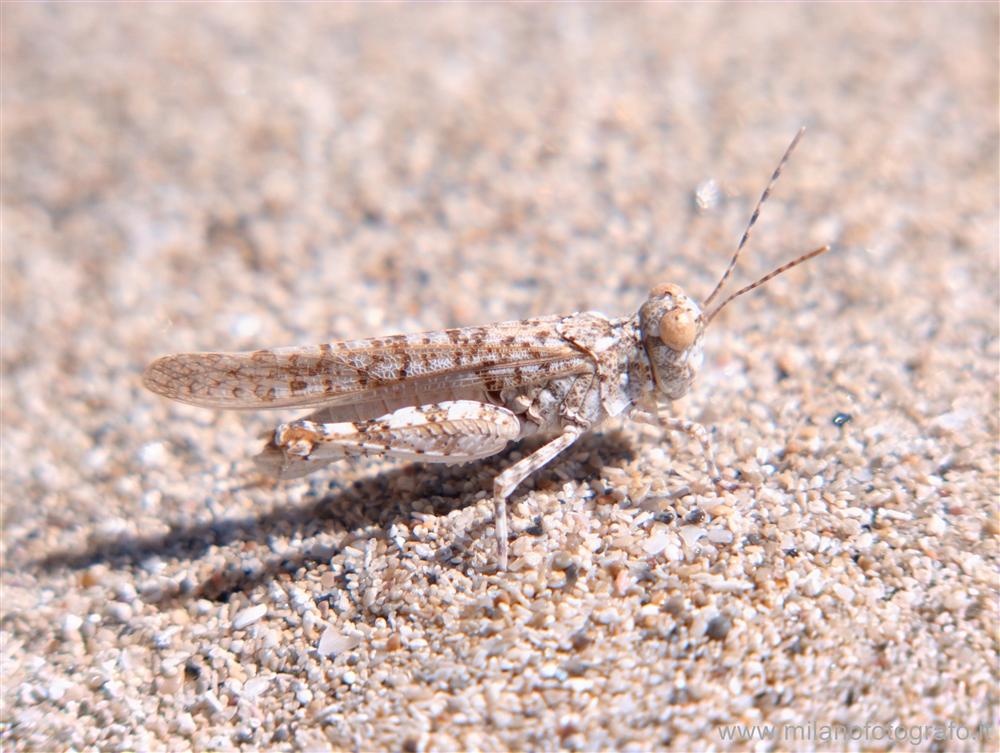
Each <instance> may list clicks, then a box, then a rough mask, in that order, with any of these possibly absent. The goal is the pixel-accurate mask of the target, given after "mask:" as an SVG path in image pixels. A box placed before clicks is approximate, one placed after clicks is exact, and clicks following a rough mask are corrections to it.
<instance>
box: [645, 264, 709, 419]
mask: <svg viewBox="0 0 1000 753" xmlns="http://www.w3.org/2000/svg"><path fill="white" fill-rule="evenodd" d="M705 324H706V322H705V317H703V316H702V313H701V308H699V306H698V304H697V303H695V302H694V301H693V300H691V298H689V297H688V296H687V294H686V293H685V292H684V291H683V290H681V288H680V286H678V285H672V284H669V283H668V284H666V285H657V286H656V287H655V288H653V289H652V290H651V291H650V293H649V298H647V299H646V302H645V303H644V304H643V305H642V308H641V309H639V330H640V332H641V335H642V344H643V346H644V347H645V349H646V355H647V356H648V357H649V363H650V366H651V367H652V370H653V381H654V382H655V383H656V388H657V389H658V390H659V391H660V392H662V393H663V394H664V396H666V397H667V398H669V399H670V400H676V399H678V398H680V397H682V396H683V395H684V394H685V393H686V392H687V391H688V389H689V388H690V387H691V382H693V381H694V378H695V376H696V375H697V373H698V369H699V368H701V362H702V351H701V337H702V334H703V333H704V331H705Z"/></svg>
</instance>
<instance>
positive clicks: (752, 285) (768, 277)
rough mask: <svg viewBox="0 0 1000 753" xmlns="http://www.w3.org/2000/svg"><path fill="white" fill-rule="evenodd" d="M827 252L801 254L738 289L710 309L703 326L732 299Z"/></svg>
mask: <svg viewBox="0 0 1000 753" xmlns="http://www.w3.org/2000/svg"><path fill="white" fill-rule="evenodd" d="M829 250H830V247H829V246H820V247H819V248H817V249H815V250H813V251H810V252H809V253H808V254H802V256H800V257H799V258H798V259H793V260H792V261H790V262H788V263H787V264H782V265H781V266H780V267H778V268H777V269H776V270H774V271H773V272H769V273H767V274H766V275H764V276H763V277H761V278H760V279H759V280H757V282H752V283H750V284H749V285H747V286H746V287H745V288H740V289H739V290H737V291H736V292H735V293H733V294H732V295H731V296H729V297H728V298H727V299H726V300H724V301H723V302H722V303H720V304H719V305H718V306H716V307H715V308H714V309H712V312H711V313H710V314H709V315H708V316H707V317H706V318H705V326H706V327H707V326H708V325H709V323H710V322H711V321H712V320H713V319H714V318H715V315H716V314H718V313H719V312H720V311H722V309H723V308H725V306H726V304H727V303H729V302H730V301H731V300H733V299H734V298H739V297H740V296H741V295H743V294H744V293H749V292H750V291H751V290H753V289H754V288H759V287H760V286H761V285H763V284H764V283H765V282H767V281H768V280H772V279H774V278H775V277H777V276H778V275H780V274H781V273H782V272H787V271H788V270H789V269H791V268H792V267H797V266H798V265H799V264H801V263H802V262H804V261H809V260H810V259H812V258H813V257H814V256H819V255H820V254H825V253H826V252H827V251H829Z"/></svg>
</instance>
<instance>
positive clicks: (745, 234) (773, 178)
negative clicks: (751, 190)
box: [701, 127, 818, 321]
mask: <svg viewBox="0 0 1000 753" xmlns="http://www.w3.org/2000/svg"><path fill="white" fill-rule="evenodd" d="M805 132H806V129H805V127H802V128H800V129H799V132H798V133H796V134H795V138H794V139H792V143H791V144H789V145H788V148H787V149H786V150H785V153H784V154H783V155H782V156H781V161H780V162H779V163H778V166H777V167H776V168H774V172H773V173H772V174H771V180H769V181H768V182H767V188H765V189H764V193H762V194H761V195H760V198H759V199H757V206H755V207H754V208H753V214H751V215H750V222H748V223H747V229H746V230H744V231H743V237H742V238H740V244H739V245H738V246H737V247H736V253H734V254H733V258H732V259H730V260H729V266H728V267H727V268H726V271H725V273H724V274H723V275H722V278H721V279H720V280H719V282H718V284H717V285H716V286H715V290H713V291H712V292H711V293H710V294H709V296H708V298H706V299H705V300H704V301H703V302H702V304H701V307H702V309H705V308H707V307H708V304H710V303H711V302H712V299H713V298H715V296H717V295H718V294H719V291H720V290H722V286H723V285H725V284H726V280H728V279H729V276H730V275H731V274H732V273H733V268H734V267H735V266H736V260H737V259H739V258H740V251H742V250H743V247H744V246H745V245H746V243H747V241H748V240H749V239H750V231H751V230H752V229H753V226H754V225H755V224H756V223H757V218H758V217H759V216H760V208H761V206H763V204H764V202H765V201H767V198H768V197H769V196H770V195H771V187H772V186H773V185H774V183H775V181H776V180H778V176H779V175H781V168H783V167H784V166H785V163H786V162H788V157H789V156H790V155H791V153H792V151H793V150H794V149H795V147H796V145H797V144H798V143H799V139H801V138H802V134H803V133H805ZM816 255H818V252H813V253H812V256H816ZM808 258H811V257H810V255H809V254H806V255H805V256H804V257H802V258H800V259H796V260H795V261H794V262H792V263H791V264H787V265H785V266H784V267H782V268H780V269H779V270H775V271H774V272H772V273H771V274H770V275H768V276H767V277H765V278H762V279H760V280H758V281H757V282H755V283H754V284H753V285H751V286H750V288H746V289H744V290H741V291H740V293H745V292H746V291H747V290H749V289H751V288H754V287H756V286H757V285H761V284H763V283H764V282H766V281H767V280H770V279H771V277H773V276H774V275H776V274H780V273H781V272H784V271H785V270H786V269H791V268H792V267H794V266H795V265H796V264H799V263H801V262H803V261H805V260H806V259H808ZM740 293H737V294H736V295H740ZM736 295H734V296H732V297H731V298H729V300H727V301H726V303H729V301H731V300H732V299H733V298H735V297H736ZM726 303H723V304H722V306H725V305H726ZM722 306H719V307H717V308H716V309H715V311H713V312H712V316H715V314H717V313H718V312H719V309H721V308H722ZM712 316H710V317H709V318H708V321H711V320H712Z"/></svg>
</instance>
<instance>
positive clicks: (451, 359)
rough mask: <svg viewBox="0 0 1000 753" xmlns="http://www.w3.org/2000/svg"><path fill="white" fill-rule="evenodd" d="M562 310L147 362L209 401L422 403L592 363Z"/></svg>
mask: <svg viewBox="0 0 1000 753" xmlns="http://www.w3.org/2000/svg"><path fill="white" fill-rule="evenodd" d="M561 321H563V319H562V317H547V318H544V319H533V320H527V321H517V322H502V323H499V324H492V325H489V326H486V327H467V328H464V329H450V330H441V331H437V332H426V333H422V334H416V335H394V336H391V337H381V338H371V339H368V340H349V341H345V342H336V343H327V344H324V345H317V346H312V347H297V348H278V349H275V350H258V351H253V352H247V353H179V354H176V355H170V356H164V357H162V358H159V359H157V360H156V361H154V362H153V363H152V364H150V365H149V367H148V368H147V369H146V372H145V374H144V376H143V381H144V383H145V385H146V386H147V387H148V388H149V389H150V390H152V391H153V392H156V393H158V394H160V395H164V396H165V397H169V398H171V399H173V400H178V401H180V402H183V403H190V404H192V405H200V406H204V407H210V408H290V407H296V408H298V407H334V406H347V405H352V404H373V405H374V404H377V405H378V406H380V407H388V408H389V409H392V406H394V405H399V404H422V403H428V402H439V401H441V400H446V399H459V398H461V397H463V396H464V395H469V394H472V393H486V394H488V393H494V394H495V393H499V392H500V391H501V390H503V389H506V388H508V387H521V386H527V385H531V384H538V383H543V382H546V381H548V380H550V379H553V378H555V377H559V376H567V375H571V374H579V373H585V372H587V371H590V370H593V368H594V365H593V362H592V361H591V360H590V359H589V358H588V356H587V355H586V354H585V353H583V352H582V351H581V350H580V349H578V348H576V347H574V346H573V345H572V344H571V343H569V342H567V341H566V340H564V339H563V338H561V337H560V336H559V335H558V333H557V328H558V326H559V324H560V322H561Z"/></svg>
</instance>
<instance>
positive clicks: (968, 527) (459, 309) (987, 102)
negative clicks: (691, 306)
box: [0, 3, 1000, 751]
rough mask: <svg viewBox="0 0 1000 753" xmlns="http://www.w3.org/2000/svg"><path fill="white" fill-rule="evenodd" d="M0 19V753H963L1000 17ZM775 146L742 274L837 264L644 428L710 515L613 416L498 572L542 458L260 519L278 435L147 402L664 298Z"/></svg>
mask: <svg viewBox="0 0 1000 753" xmlns="http://www.w3.org/2000/svg"><path fill="white" fill-rule="evenodd" d="M2 14H3V39H2V42H3V58H2V62H3V78H2V95H3V101H2V126H3V138H2V149H3V151H2V158H3V163H2V187H3V218H2V220H3V222H2V233H3V237H2V246H3V284H2V293H3V304H2V311H3V332H2V335H3V346H2V357H3V450H2V460H3V469H2V478H3V541H2V546H3V550H2V553H3V572H2V582H3V603H2V626H0V630H2V631H0V635H2V653H3V656H2V675H3V693H2V699H3V708H2V732H0V734H2V744H3V748H4V749H5V750H43V749H44V750H50V749H57V748H58V749H66V748H74V749H84V748H101V749H107V750H120V749H140V750H147V749H148V750H167V749H169V750H183V749H188V748H190V749H196V750H207V749H231V748H245V749H254V748H269V749H277V750H286V749H323V748H335V749H347V750H403V751H418V750H460V749H480V750H505V749H514V750H525V749H550V750H551V749H557V748H565V749H581V750H606V749H621V750H648V749H653V748H664V749H677V750H696V749H751V748H752V749H756V750H769V749H789V748H791V749H799V750H808V749H844V748H849V749H868V750H880V749H895V750H911V749H915V750H984V749H990V748H993V749H995V747H994V746H996V744H997V738H996V726H995V725H996V724H997V722H998V691H997V682H998V669H997V648H998V646H997V641H998V629H997V628H998V603H997V593H998V584H997V577H998V550H997V547H998V529H1000V523H998V517H997V496H998V478H997V468H998V457H997V454H998V441H997V434H998V425H997V422H998V418H997V416H998V399H997V384H998V382H997V380H998V310H1000V301H998V297H1000V296H998V247H997V237H998V220H997V207H998V179H997V163H998V124H997V112H998V101H997V91H998V82H997V70H998V60H997V46H998V34H997V28H998V14H997V10H996V7H995V5H992V4H980V5H950V6H948V7H944V6H935V5H919V4H910V5H886V6H863V5H862V6H858V5H815V6H777V5H774V6H766V5H752V6H739V7H736V6H729V5H706V6H688V5H664V6H644V7H639V6H632V7H617V8H616V7H611V6H562V5H549V6H537V7H527V6H523V7H504V6H499V5H493V6H480V7H471V6H458V7H445V6H434V7H429V6H422V7H414V6H400V5H381V6H369V7H352V6H332V5H326V6H320V5H316V6H297V7H294V8H288V7H279V6H275V5H262V4H258V5H228V6H218V7H207V6H195V5H187V6H180V5H165V4H159V5H153V6H148V7H143V8H139V7H124V6H117V5H104V4H102V5H85V4H74V5H69V4H48V5H40V4H30V5H29V4H10V3H7V4H4V6H3V8H2ZM800 125H806V126H807V127H808V129H809V130H808V133H807V135H806V138H805V139H804V141H803V142H802V144H801V146H800V148H799V150H798V152H797V153H796V154H795V156H794V158H793V160H792V162H791V163H790V164H789V166H788V169H787V170H786V171H785V174H784V176H783V178H782V179H781V181H779V183H778V185H777V187H776V189H775V193H774V196H773V198H772V200H771V201H770V202H769V203H768V204H767V205H766V207H765V209H764V212H763V214H762V218H761V222H760V224H759V226H758V228H759V229H758V232H757V233H756V234H755V237H754V239H753V241H752V244H751V248H750V251H749V252H748V254H747V256H746V258H745V259H744V261H743V262H742V263H741V266H740V269H739V273H738V281H737V282H746V281H748V280H751V279H753V278H754V277H755V276H757V275H760V274H762V273H764V272H765V271H767V270H768V269H770V268H772V267H774V266H776V265H777V264H779V263H781V262H783V261H785V260H787V259H789V258H791V257H792V256H793V255H796V254H798V253H800V252H803V251H806V250H808V249H810V248H812V247H815V246H818V245H820V244H822V243H826V242H830V243H832V244H834V245H835V247H836V248H835V251H834V252H833V253H831V254H829V255H827V256H826V257H823V258H821V259H819V260H816V261H814V262H811V263H810V264H808V265H806V266H803V267H801V268H799V269H797V270H795V271H793V272H791V273H789V274H787V275H785V276H783V277H781V278H780V279H778V280H775V281H774V282H773V283H771V284H770V285H769V286H768V287H767V288H766V289H764V290H761V291H757V292H755V293H754V294H753V295H752V296H747V297H746V298H744V299H742V300H740V301H739V302H738V303H736V304H734V305H733V306H732V307H731V308H730V309H728V310H727V311H726V313H725V314H723V315H722V316H720V317H719V319H718V320H717V321H716V323H714V324H713V327H712V328H711V329H710V331H709V335H708V337H707V343H706V359H705V366H704V368H703V369H702V372H701V374H700V376H699V380H698V382H697V384H696V385H695V388H694V390H693V391H692V393H691V394H690V395H689V396H688V397H687V398H685V399H684V400H682V401H680V402H678V403H676V404H675V405H674V406H673V408H672V411H673V412H674V413H676V414H679V415H682V416H685V417H687V418H690V419H692V420H696V421H700V422H701V423H703V424H704V425H706V426H707V427H709V428H710V430H711V432H712V436H713V442H714V446H715V448H716V451H717V453H718V456H719V460H720V463H721V464H722V465H723V466H724V467H725V468H726V470H727V473H729V474H731V475H733V474H737V473H738V474H739V476H740V478H741V479H742V481H743V484H742V486H741V487H740V488H739V489H737V490H736V491H735V492H733V493H731V494H724V495H722V496H718V495H717V494H716V493H715V492H714V491H713V490H712V489H711V488H710V487H709V486H708V485H707V483H706V476H705V472H704V469H703V465H702V460H701V456H700V452H699V448H698V447H697V445H696V443H692V442H691V441H690V440H689V439H688V438H686V437H684V436H679V435H672V436H667V437H664V436H662V435H660V434H659V433H657V432H656V431H655V430H651V429H649V428H644V427H642V426H637V425H635V424H632V423H629V422H621V423H616V424H612V425H610V426H608V427H606V428H605V430H603V431H601V432H599V433H595V434H593V435H590V436H588V437H587V438H586V439H585V440H583V441H581V442H580V443H579V444H578V445H577V446H576V447H575V448H573V449H572V450H570V451H569V452H567V453H566V454H565V455H564V456H563V457H562V458H560V459H559V460H558V461H557V462H555V463H554V464H553V465H552V466H551V468H549V469H547V470H545V471H544V472H541V473H539V474H537V475H536V476H535V477H533V478H532V479H531V480H530V481H529V482H528V483H526V484H525V485H524V486H523V487H522V488H521V490H519V491H518V492H517V493H516V494H515V496H514V497H513V499H512V505H511V513H512V529H513V531H512V533H513V538H512V544H511V546H512V562H511V568H510V571H509V572H507V573H497V572H496V571H495V567H494V563H495V560H494V541H493V525H492V521H491V509H490V504H489V499H488V492H489V490H490V488H491V485H490V484H491V479H492V478H493V477H494V476H495V475H496V474H497V472H498V471H500V470H502V469H503V468H505V467H507V466H509V465H510V464H511V463H513V462H514V461H515V459H516V458H518V457H519V456H521V455H523V453H524V452H525V451H526V450H530V449H532V448H533V447H535V446H537V444H530V443H529V445H528V447H527V448H526V447H519V448H512V449H511V450H510V451H508V452H506V453H505V454H504V455H502V456H500V457H496V458H491V459H489V460H487V461H484V462H479V463H475V464H473V465H470V466H464V467H442V466H417V465H412V464H410V465H408V464H405V463H390V462H381V461H376V460H367V461H362V462H355V463H340V464H337V465H335V466H333V467H331V468H330V469H328V470H325V471H323V472H320V473H318V474H315V475H313V476H310V477H308V478H305V479H302V480H300V481H295V482H286V483H280V484H270V483H262V482H261V480H260V478H259V476H257V475H256V474H255V471H254V467H253V464H252V462H251V460H250V458H251V457H252V455H253V453H254V452H255V451H256V450H257V449H258V448H259V446H260V439H259V437H260V436H261V435H262V434H264V433H265V432H266V431H267V430H268V429H269V428H271V427H272V426H273V425H274V424H275V423H276V422H278V421H280V420H287V419H288V418H290V417H292V416H294V415H296V414H295V413H288V412H277V413H275V412H272V413H265V412H250V413H245V414H242V413H233V412H230V413H224V412H215V411H211V410H203V409H197V408H191V407H186V406H181V405H177V404H173V403H170V402H168V401H166V400H163V399H160V398H158V397H156V396H154V395H152V394H150V393H148V392H146V391H145V390H144V389H143V388H142V385H141V382H140V374H141V372H142V369H143V368H144V366H145V364H146V363H147V362H148V361H149V360H150V359H152V358H153V357H155V356H157V355H160V354H162V353H167V352H173V351H184V350H212V349H222V350H243V349H251V348H256V347H262V346H277V345H294V344H310V343H319V342H324V341H330V340H338V339H344V338H355V337H364V336H374V335H382V334H389V333H393V332H414V331H420V330H424V329H438V328H442V327H447V326H457V325H471V324H482V323H486V322H490V321H499V320H505V319H517V318H523V317H528V316H534V315H541V314H551V313H564V312H571V311H574V310H581V309H596V310H601V311H604V312H606V313H608V314H611V315H623V314H626V313H631V312H633V311H634V310H635V309H636V308H637V307H638V305H639V304H640V303H641V301H642V300H643V299H644V297H645V294H646V291H647V290H648V289H649V287H650V286H651V285H652V284H654V283H657V282H676V283H679V284H682V285H683V286H685V288H687V289H688V290H689V291H690V292H691V293H692V294H693V295H696V296H704V295H705V294H706V293H707V291H708V290H709V289H710V288H711V286H712V285H713V284H714V282H715V280H716V279H717V278H718V275H719V274H720V273H721V271H722V269H723V268H724V266H725V264H726V261H727V259H728V256H729V254H730V253H731V251H732V249H733V247H734V245H735V241H736V239H737V238H738V236H739V234H740V232H742V229H743V225H744V223H745V221H746V218H747V216H748V214H749V212H750V210H751V208H752V205H753V201H754V200H755V199H756V196H757V194H758V193H759V192H760V190H761V189H762V188H763V185H764V183H765V182H766V179H767V177H768V176H769V174H770V172H771V170H772V169H773V167H774V165H775V162H776V161H777V158H778V156H779V155H780V154H781V151H782V149H784V147H785V146H786V144H787V143H788V141H789V139H790V138H791V136H792V135H793V134H794V133H795V131H796V129H797V128H798V127H799V126H800ZM712 181H714V182H712ZM698 197H700V198H701V199H703V201H702V204H703V206H702V205H699V202H698V201H697V200H696V199H697V198H698ZM686 489H687V491H688V493H684V492H685V490H686ZM736 724H739V725H755V724H758V725H760V724H766V725H773V726H772V727H769V728H767V730H771V732H773V734H774V735H776V737H775V738H773V739H771V740H769V741H764V742H761V741H759V740H753V741H751V740H750V739H748V738H747V737H746V735H747V734H754V735H759V734H761V733H762V732H767V730H765V729H763V728H756V729H751V728H748V729H744V730H742V731H739V730H735V729H734V728H733V727H732V726H731V725H736ZM845 734H846V735H848V736H849V738H848V739H845V737H844V735H845ZM741 735H742V737H741ZM834 735H839V736H840V737H839V738H833V736H834ZM983 735H987V736H983ZM989 735H992V737H989Z"/></svg>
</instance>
